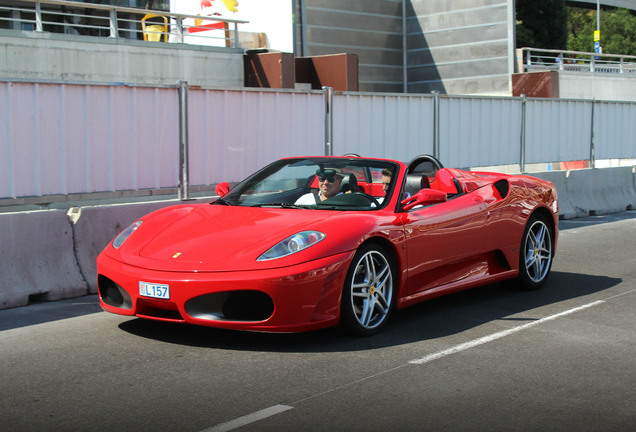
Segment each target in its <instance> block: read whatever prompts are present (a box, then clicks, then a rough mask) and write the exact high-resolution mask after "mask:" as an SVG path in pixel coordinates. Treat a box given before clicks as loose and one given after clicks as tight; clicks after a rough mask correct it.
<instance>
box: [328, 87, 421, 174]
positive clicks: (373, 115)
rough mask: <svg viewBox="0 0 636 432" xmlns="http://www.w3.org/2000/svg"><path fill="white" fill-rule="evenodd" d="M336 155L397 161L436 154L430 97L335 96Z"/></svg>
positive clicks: (334, 146)
mask: <svg viewBox="0 0 636 432" xmlns="http://www.w3.org/2000/svg"><path fill="white" fill-rule="evenodd" d="M333 115H334V120H333V123H334V124H333V135H334V137H333V154H334V155H342V154H345V153H356V154H359V155H361V156H367V157H379V158H390V159H398V160H403V161H405V162H408V161H409V160H410V159H411V158H413V157H414V156H417V155H420V154H423V153H428V154H432V153H433V98H432V97H430V96H421V95H418V96H409V95H402V94H396V95H388V94H378V95H372V94H360V93H343V94H337V95H335V96H334V107H333Z"/></svg>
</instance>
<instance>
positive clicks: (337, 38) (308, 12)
mask: <svg viewBox="0 0 636 432" xmlns="http://www.w3.org/2000/svg"><path fill="white" fill-rule="evenodd" d="M402 6H403V1H402V0H341V1H336V0H302V1H297V10H296V17H297V18H296V23H297V25H298V26H299V33H300V34H299V37H297V49H296V53H297V54H298V55H300V56H316V55H324V54H336V53H351V54H357V55H358V62H359V90H360V91H376V92H402V91H404V51H403V25H402V24H403V19H402V13H403V12H402Z"/></svg>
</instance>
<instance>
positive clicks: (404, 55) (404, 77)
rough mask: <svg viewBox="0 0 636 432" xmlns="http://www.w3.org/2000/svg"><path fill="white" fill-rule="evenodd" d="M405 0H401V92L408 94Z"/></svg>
mask: <svg viewBox="0 0 636 432" xmlns="http://www.w3.org/2000/svg"><path fill="white" fill-rule="evenodd" d="M406 25H407V23H406V0H402V80H403V82H404V84H403V87H402V91H403V92H404V93H408V92H409V75H408V64H409V62H408V53H407V44H408V41H407V37H406V32H407V29H406Z"/></svg>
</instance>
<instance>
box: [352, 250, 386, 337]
mask: <svg viewBox="0 0 636 432" xmlns="http://www.w3.org/2000/svg"><path fill="white" fill-rule="evenodd" d="M395 279H396V278H395V267H394V265H393V261H392V260H391V257H390V255H389V254H388V253H387V252H386V251H385V250H384V249H383V248H381V247H380V246H377V245H366V246H362V247H361V248H360V249H359V250H358V251H357V252H356V254H355V256H354V257H353V261H352V262H351V266H350V267H349V271H348V272H347V278H346V280H345V284H344V287H343V290H342V299H341V302H340V327H341V328H342V329H343V330H345V331H346V332H347V333H350V334H353V335H356V336H370V335H373V334H376V333H378V332H379V331H380V329H382V327H384V325H385V324H386V322H387V321H388V319H389V316H390V315H391V310H392V309H393V298H394V295H395Z"/></svg>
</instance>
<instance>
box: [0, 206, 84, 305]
mask: <svg viewBox="0 0 636 432" xmlns="http://www.w3.org/2000/svg"><path fill="white" fill-rule="evenodd" d="M0 244H2V245H3V251H4V252H3V254H2V257H0V308H2V309H5V308H10V307H17V306H24V305H26V304H29V303H30V302H32V301H49V300H60V299H64V298H72V297H80V296H83V295H86V294H87V291H88V287H87V284H86V282H85V281H84V278H82V276H81V274H80V270H79V266H78V265H77V261H76V259H75V252H74V239H73V230H72V229H71V226H70V224H69V221H68V218H67V216H66V211H64V210H47V211H32V212H20V213H6V214H2V215H0Z"/></svg>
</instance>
